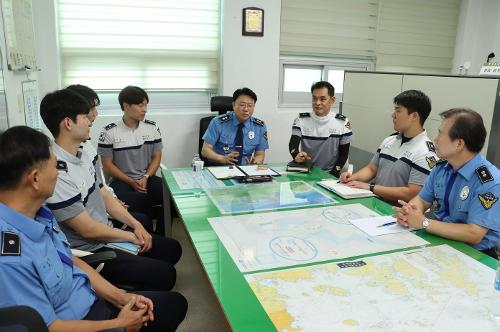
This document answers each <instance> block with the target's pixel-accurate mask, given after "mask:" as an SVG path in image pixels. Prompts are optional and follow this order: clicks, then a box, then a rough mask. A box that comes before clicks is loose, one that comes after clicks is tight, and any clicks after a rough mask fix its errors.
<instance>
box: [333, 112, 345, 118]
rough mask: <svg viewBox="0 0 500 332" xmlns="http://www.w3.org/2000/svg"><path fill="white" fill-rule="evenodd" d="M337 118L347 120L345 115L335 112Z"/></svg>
mask: <svg viewBox="0 0 500 332" xmlns="http://www.w3.org/2000/svg"><path fill="white" fill-rule="evenodd" d="M335 119H339V120H345V115H342V114H339V113H337V114H335Z"/></svg>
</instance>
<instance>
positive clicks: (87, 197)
mask: <svg viewBox="0 0 500 332" xmlns="http://www.w3.org/2000/svg"><path fill="white" fill-rule="evenodd" d="M89 110H90V105H89V104H88V103H87V102H86V100H85V99H83V97H81V96H80V95H79V94H77V93H75V92H73V91H71V90H68V89H63V90H59V91H56V92H53V93H49V94H47V95H46V96H45V97H44V98H43V100H42V102H41V104H40V113H41V116H42V119H43V121H44V123H45V125H46V126H47V128H48V129H49V130H50V132H51V133H52V135H53V136H54V138H55V142H54V144H53V145H52V150H53V151H54V153H55V155H56V157H57V169H58V171H59V176H58V179H57V183H56V188H55V191H54V195H53V196H52V197H50V198H49V199H48V200H47V206H48V207H49V208H50V209H51V210H52V213H53V214H54V216H55V217H56V219H57V221H58V222H59V224H60V227H61V229H62V230H63V232H64V233H65V234H66V236H67V237H68V240H69V242H70V244H71V247H72V248H75V249H81V250H87V251H92V252H98V251H103V250H110V249H108V248H105V247H104V246H105V244H106V243H107V242H133V243H136V244H138V245H140V246H141V252H140V253H139V255H133V254H130V253H127V252H124V251H121V250H116V251H115V252H116V254H117V258H116V259H114V260H113V261H112V262H109V263H108V264H106V265H105V266H104V268H103V270H102V271H101V274H102V275H103V276H104V277H105V278H107V279H108V280H110V281H111V282H114V283H118V284H121V285H129V286H132V287H134V288H136V289H147V290H168V289H171V288H172V287H173V285H174V284H175V279H176V272H175V268H174V267H173V265H174V264H175V263H177V261H178V260H179V258H180V256H181V252H182V250H181V247H180V245H179V243H178V242H177V241H176V240H173V239H170V238H165V237H161V236H157V235H151V234H149V233H148V232H146V230H145V229H144V227H143V226H142V224H141V223H140V222H138V221H137V220H136V219H135V218H134V217H133V216H132V215H130V213H129V212H128V211H127V210H126V209H125V208H124V207H123V206H122V204H121V203H120V202H119V201H118V200H117V199H116V198H115V197H113V196H112V194H111V193H110V192H109V190H107V189H105V188H104V187H103V185H102V181H101V176H100V172H96V169H95V167H94V164H93V163H92V159H91V157H90V156H89V155H88V154H87V153H86V151H84V150H82V149H81V148H80V144H81V143H82V142H84V141H85V140H86V139H87V138H88V137H89V130H90V128H89V125H90V122H89V119H88V117H87V115H88V113H89ZM107 213H109V215H110V216H111V218H113V219H115V220H117V221H119V222H121V223H123V224H125V225H127V226H128V227H130V229H131V230H132V231H124V230H121V229H116V228H113V224H112V223H111V221H109V220H108V215H107Z"/></svg>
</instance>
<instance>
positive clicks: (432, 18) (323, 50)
mask: <svg viewBox="0 0 500 332" xmlns="http://www.w3.org/2000/svg"><path fill="white" fill-rule="evenodd" d="M460 1H461V0H439V1H436V0H418V1H416V0H309V1H303V0H282V2H281V6H282V9H281V40H280V53H281V54H282V55H295V56H318V57H329V58H351V59H356V58H374V59H376V65H377V67H376V69H377V70H399V71H421V72H422V71H426V72H431V73H432V72H438V73H449V72H450V69H451V67H452V61H453V53H454V48H455V38H456V30H457V24H458V16H459V11H460Z"/></svg>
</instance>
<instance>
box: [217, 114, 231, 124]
mask: <svg viewBox="0 0 500 332" xmlns="http://www.w3.org/2000/svg"><path fill="white" fill-rule="evenodd" d="M219 120H220V122H222V123H224V122H228V121H229V120H231V116H229V114H224V115H221V116H220V117H219Z"/></svg>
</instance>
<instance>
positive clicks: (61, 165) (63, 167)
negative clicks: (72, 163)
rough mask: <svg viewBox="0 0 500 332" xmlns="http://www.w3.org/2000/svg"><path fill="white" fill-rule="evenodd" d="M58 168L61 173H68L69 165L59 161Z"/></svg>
mask: <svg viewBox="0 0 500 332" xmlns="http://www.w3.org/2000/svg"><path fill="white" fill-rule="evenodd" d="M56 168H57V169H58V170H60V171H66V172H67V171H68V164H66V162H65V161H64V160H58V161H57V165H56Z"/></svg>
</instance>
